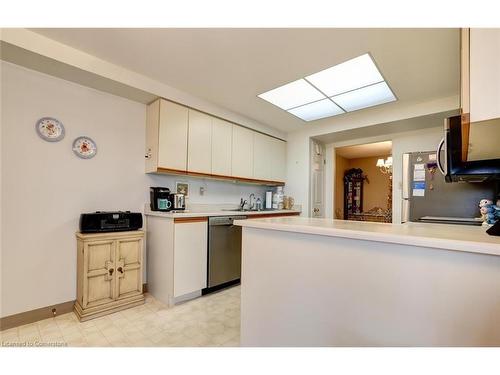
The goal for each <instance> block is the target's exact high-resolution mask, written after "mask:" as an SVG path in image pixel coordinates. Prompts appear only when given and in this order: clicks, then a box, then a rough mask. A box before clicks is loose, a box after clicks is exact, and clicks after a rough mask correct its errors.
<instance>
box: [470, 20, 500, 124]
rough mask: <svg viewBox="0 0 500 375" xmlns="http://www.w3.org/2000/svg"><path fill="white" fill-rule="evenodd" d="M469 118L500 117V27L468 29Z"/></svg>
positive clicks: (485, 118)
mask: <svg viewBox="0 0 500 375" xmlns="http://www.w3.org/2000/svg"><path fill="white" fill-rule="evenodd" d="M469 43H470V51H469V56H470V61H469V63H470V65H469V71H470V82H469V84H470V121H471V122H476V121H485V120H491V119H495V118H499V117H500V63H499V61H500V29H470V39H469Z"/></svg>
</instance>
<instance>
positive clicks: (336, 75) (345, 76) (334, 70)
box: [306, 53, 384, 96]
mask: <svg viewBox="0 0 500 375" xmlns="http://www.w3.org/2000/svg"><path fill="white" fill-rule="evenodd" d="M306 80H308V81H309V82H311V83H312V84H313V85H314V86H316V87H317V88H318V89H320V90H321V91H322V92H323V93H325V95H326V96H334V95H338V94H341V93H343V92H346V91H351V90H354V89H359V88H360V87H363V86H368V85H372V84H374V83H378V82H381V81H383V80H384V78H383V77H382V74H380V72H379V71H378V69H377V66H376V65H375V63H374V62H373V60H372V58H371V57H370V55H369V54H367V53H366V54H364V55H361V56H359V57H356V58H354V59H351V60H348V61H346V62H343V63H342V64H339V65H335V66H332V67H331V68H328V69H325V70H322V71H321V72H319V73H315V74H312V75H310V76H307V77H306Z"/></svg>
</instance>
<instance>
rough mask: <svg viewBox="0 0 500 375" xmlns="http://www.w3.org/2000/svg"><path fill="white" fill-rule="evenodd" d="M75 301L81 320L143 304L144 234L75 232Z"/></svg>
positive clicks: (135, 232)
mask: <svg viewBox="0 0 500 375" xmlns="http://www.w3.org/2000/svg"><path fill="white" fill-rule="evenodd" d="M76 237H77V293H76V295H77V299H76V303H75V312H76V314H77V315H78V317H79V319H80V320H81V321H85V320H89V319H92V318H96V317H99V316H103V315H106V314H111V313H113V312H116V311H119V310H123V309H126V308H129V307H132V306H137V305H140V304H143V303H144V295H143V293H142V273H143V267H142V259H143V239H144V232H143V231H130V232H113V233H91V234H83V233H77V234H76Z"/></svg>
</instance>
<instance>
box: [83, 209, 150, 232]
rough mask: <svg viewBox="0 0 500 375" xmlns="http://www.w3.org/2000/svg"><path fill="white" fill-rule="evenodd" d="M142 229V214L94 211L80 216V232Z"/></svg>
mask: <svg viewBox="0 0 500 375" xmlns="http://www.w3.org/2000/svg"><path fill="white" fill-rule="evenodd" d="M141 228H142V214H141V213H140V212H130V211H109V212H106V211H96V212H91V213H84V214H81V215H80V232H82V233H98V232H121V231H128V230H137V229H141Z"/></svg>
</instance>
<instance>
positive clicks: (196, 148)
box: [187, 109, 212, 174]
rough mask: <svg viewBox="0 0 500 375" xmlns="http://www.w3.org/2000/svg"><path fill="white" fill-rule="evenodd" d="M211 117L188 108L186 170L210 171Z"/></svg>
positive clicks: (208, 172)
mask: <svg viewBox="0 0 500 375" xmlns="http://www.w3.org/2000/svg"><path fill="white" fill-rule="evenodd" d="M211 154H212V117H211V116H209V115H206V114H204V113H201V112H198V111H194V110H192V109H190V110H189V133H188V167H187V169H188V171H190V172H198V173H207V174H210V173H211V172H212V158H211Z"/></svg>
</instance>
